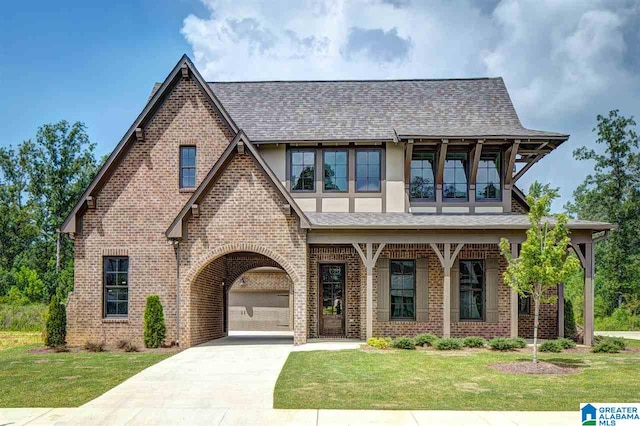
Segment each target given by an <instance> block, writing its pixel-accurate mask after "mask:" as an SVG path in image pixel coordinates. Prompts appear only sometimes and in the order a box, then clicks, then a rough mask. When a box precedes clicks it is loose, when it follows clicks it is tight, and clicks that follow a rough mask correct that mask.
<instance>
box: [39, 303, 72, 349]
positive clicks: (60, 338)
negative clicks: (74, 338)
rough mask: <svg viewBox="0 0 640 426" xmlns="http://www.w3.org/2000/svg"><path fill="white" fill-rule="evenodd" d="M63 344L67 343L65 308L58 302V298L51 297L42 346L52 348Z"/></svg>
mask: <svg viewBox="0 0 640 426" xmlns="http://www.w3.org/2000/svg"><path fill="white" fill-rule="evenodd" d="M65 343H67V307H66V306H65V305H64V303H62V302H60V299H58V296H53V297H52V298H51V303H49V313H48V315H47V323H46V332H45V337H44V344H45V345H47V346H49V347H54V346H62V345H64V344H65Z"/></svg>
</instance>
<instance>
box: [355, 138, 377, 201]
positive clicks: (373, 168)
mask: <svg viewBox="0 0 640 426" xmlns="http://www.w3.org/2000/svg"><path fill="white" fill-rule="evenodd" d="M381 163H382V151H381V150H379V149H359V150H356V192H380V179H381V174H382V166H381Z"/></svg>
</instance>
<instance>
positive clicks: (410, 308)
mask: <svg viewBox="0 0 640 426" xmlns="http://www.w3.org/2000/svg"><path fill="white" fill-rule="evenodd" d="M389 266H390V272H391V273H390V274H389V275H390V279H391V285H390V286H389V288H390V291H391V319H392V320H415V318H416V309H415V304H416V298H415V295H416V262H415V261H414V260H392V261H391V262H390V265H389Z"/></svg>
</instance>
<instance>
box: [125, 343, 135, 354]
mask: <svg viewBox="0 0 640 426" xmlns="http://www.w3.org/2000/svg"><path fill="white" fill-rule="evenodd" d="M123 349H124V351H125V352H138V347H137V346H136V345H134V344H133V343H131V342H128V343H127V344H126V345H125V347H124V348H123Z"/></svg>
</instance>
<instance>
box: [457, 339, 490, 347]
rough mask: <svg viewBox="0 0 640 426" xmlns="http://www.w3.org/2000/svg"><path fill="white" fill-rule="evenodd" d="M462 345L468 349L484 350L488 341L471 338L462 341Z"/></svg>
mask: <svg viewBox="0 0 640 426" xmlns="http://www.w3.org/2000/svg"><path fill="white" fill-rule="evenodd" d="M462 344H463V345H464V346H465V347H467V348H484V346H485V345H486V344H487V341H486V340H484V339H483V338H482V337H479V336H469V337H465V338H464V339H463V340H462Z"/></svg>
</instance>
